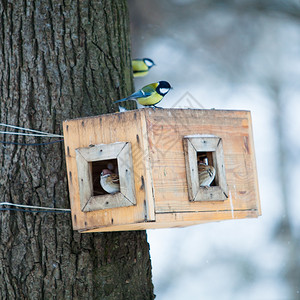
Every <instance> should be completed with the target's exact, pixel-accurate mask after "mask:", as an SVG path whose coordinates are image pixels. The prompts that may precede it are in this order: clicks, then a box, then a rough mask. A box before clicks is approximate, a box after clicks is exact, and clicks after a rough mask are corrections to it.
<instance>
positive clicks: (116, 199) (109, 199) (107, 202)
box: [83, 193, 133, 212]
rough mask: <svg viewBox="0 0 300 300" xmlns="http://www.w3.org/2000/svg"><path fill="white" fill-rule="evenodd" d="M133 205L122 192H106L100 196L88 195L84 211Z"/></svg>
mask: <svg viewBox="0 0 300 300" xmlns="http://www.w3.org/2000/svg"><path fill="white" fill-rule="evenodd" d="M131 205H133V204H132V203H131V202H130V201H129V199H127V198H126V197H125V196H124V195H123V194H122V193H116V194H113V195H112V194H107V195H101V196H95V197H90V198H89V200H88V202H87V204H86V206H85V207H84V208H83V211H84V212H90V211H96V210H100V209H109V208H117V207H124V206H131Z"/></svg>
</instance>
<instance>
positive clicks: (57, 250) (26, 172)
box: [0, 0, 154, 299]
mask: <svg viewBox="0 0 300 300" xmlns="http://www.w3.org/2000/svg"><path fill="white" fill-rule="evenodd" d="M0 24H1V25H0V49H1V50H0V99H1V106H0V122H2V123H6V124H13V125H17V126H22V127H27V128H32V129H36V130H42V131H47V132H51V133H58V134H61V133H62V121H63V120H65V119H70V118H75V117H79V116H88V115H97V114H102V113H107V112H113V111H115V108H114V107H113V105H112V99H119V98H122V97H124V96H125V95H128V93H129V92H132V88H133V84H132V74H131V67H130V65H131V63H130V46H129V32H128V31H129V30H128V27H129V20H128V12H127V4H126V0H120V1H109V0H98V1H96V0H90V1H71V0H41V1H34V0H32V1H30V0H28V1H22V0H14V1H13V0H11V1H7V0H2V1H0ZM1 129H2V130H3V128H1ZM9 130H11V129H9ZM0 139H1V140H2V141H3V140H4V141H12V142H19V143H39V142H46V141H49V140H47V139H46V140H45V139H42V138H34V137H17V136H8V135H5V136H4V135H0ZM4 201H7V202H13V203H18V204H20V203H22V204H29V205H38V206H47V207H48V206H49V207H59V208H68V207H69V201H68V191H67V180H66V169H65V159H64V149H63V145H62V143H56V144H51V145H46V146H21V145H10V144H5V145H1V144H0V202H4ZM0 208H1V207H0ZM2 208H3V206H2ZM0 220H1V227H0V237H1V241H0V298H1V299H153V298H154V295H153V285H152V281H151V264H150V258H149V246H148V243H147V239H146V233H145V231H139V232H122V233H107V234H79V233H77V232H73V230H72V226H71V217H70V215H69V214H65V213H33V212H20V211H0Z"/></svg>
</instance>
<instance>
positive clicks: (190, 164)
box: [183, 137, 199, 201]
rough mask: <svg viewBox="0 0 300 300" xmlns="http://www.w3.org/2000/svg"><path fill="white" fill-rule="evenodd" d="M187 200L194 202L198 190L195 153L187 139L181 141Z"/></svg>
mask: <svg viewBox="0 0 300 300" xmlns="http://www.w3.org/2000/svg"><path fill="white" fill-rule="evenodd" d="M183 149H184V156H185V164H186V176H187V184H188V193H189V200H190V201H195V199H196V196H197V194H198V190H199V175H198V166H197V152H196V149H195V148H194V146H193V145H192V143H191V141H190V139H189V138H187V137H185V138H184V139H183Z"/></svg>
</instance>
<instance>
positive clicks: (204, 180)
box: [198, 163, 216, 187]
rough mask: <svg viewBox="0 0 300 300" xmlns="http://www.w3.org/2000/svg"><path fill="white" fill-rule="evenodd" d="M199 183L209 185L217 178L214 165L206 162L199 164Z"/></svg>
mask: <svg viewBox="0 0 300 300" xmlns="http://www.w3.org/2000/svg"><path fill="white" fill-rule="evenodd" d="M198 174H199V185H200V186H204V187H208V186H210V184H211V183H212V182H213V180H214V179H215V175H216V170H215V168H214V167H213V166H209V165H206V164H204V163H199V164H198Z"/></svg>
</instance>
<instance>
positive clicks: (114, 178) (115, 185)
mask: <svg viewBox="0 0 300 300" xmlns="http://www.w3.org/2000/svg"><path fill="white" fill-rule="evenodd" d="M100 184H101V186H102V188H103V189H104V191H105V192H107V193H109V194H115V193H118V192H120V182H119V176H118V175H117V174H115V173H113V172H112V171H110V170H109V169H103V170H102V172H101V175H100Z"/></svg>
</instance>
